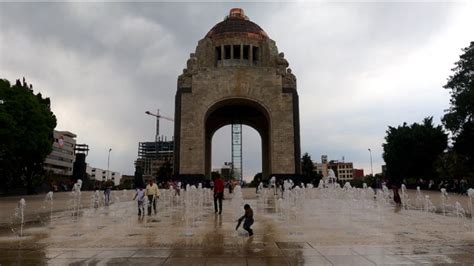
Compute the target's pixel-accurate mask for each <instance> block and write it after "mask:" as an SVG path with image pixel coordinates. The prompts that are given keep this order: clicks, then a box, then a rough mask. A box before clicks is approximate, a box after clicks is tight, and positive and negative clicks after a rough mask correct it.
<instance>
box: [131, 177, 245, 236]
mask: <svg viewBox="0 0 474 266" xmlns="http://www.w3.org/2000/svg"><path fill="white" fill-rule="evenodd" d="M179 183H181V182H179ZM172 187H173V188H174V189H175V191H176V192H175V195H177V196H179V193H180V192H179V191H180V189H181V188H180V186H179V185H178V184H176V185H174V186H172ZM213 192H214V211H215V213H216V214H218V215H221V214H222V200H223V199H224V181H223V180H222V179H221V178H220V177H219V176H218V177H217V178H215V179H214V188H213ZM159 198H160V190H159V189H158V186H157V185H156V184H155V182H154V181H153V180H150V181H149V183H148V185H147V186H146V188H145V189H143V187H139V188H138V189H137V190H136V193H135V195H134V197H133V200H136V201H137V206H138V217H143V216H145V200H148V216H150V215H151V214H152V210H153V213H154V214H155V215H156V213H157V212H156V204H157V201H158V199H159ZM242 222H243V228H244V230H246V231H247V232H248V234H249V237H250V236H253V230H252V228H251V226H252V224H253V223H254V219H253V210H252V208H251V207H250V205H249V204H245V205H244V215H243V216H242V217H240V218H239V219H238V220H237V226H236V227H235V230H237V229H238V228H239V227H240V225H241V224H242Z"/></svg>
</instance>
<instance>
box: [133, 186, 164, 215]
mask: <svg viewBox="0 0 474 266" xmlns="http://www.w3.org/2000/svg"><path fill="white" fill-rule="evenodd" d="M159 198H160V190H159V189H158V186H157V185H156V184H155V182H154V181H153V180H150V181H149V183H148V185H146V187H145V189H143V187H139V188H138V189H137V191H136V193H135V196H133V200H136V201H137V204H138V217H142V216H145V200H148V216H151V213H152V209H153V213H154V214H155V215H156V203H157V201H158V199H159Z"/></svg>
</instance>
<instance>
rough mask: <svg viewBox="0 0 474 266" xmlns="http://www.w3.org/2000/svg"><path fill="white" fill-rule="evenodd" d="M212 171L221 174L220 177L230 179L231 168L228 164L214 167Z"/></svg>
mask: <svg viewBox="0 0 474 266" xmlns="http://www.w3.org/2000/svg"><path fill="white" fill-rule="evenodd" d="M212 171H213V172H217V173H219V174H220V175H221V177H222V179H224V180H229V179H232V168H231V167H230V166H228V165H226V166H224V167H222V168H214V169H212Z"/></svg>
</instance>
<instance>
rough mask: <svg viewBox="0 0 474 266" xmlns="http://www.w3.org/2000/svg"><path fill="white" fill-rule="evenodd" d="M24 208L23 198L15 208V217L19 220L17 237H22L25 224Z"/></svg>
mask: <svg viewBox="0 0 474 266" xmlns="http://www.w3.org/2000/svg"><path fill="white" fill-rule="evenodd" d="M25 207H26V201H25V199H24V198H22V199H20V201H19V202H18V206H17V207H16V211H15V216H17V217H18V218H20V235H19V237H22V236H23V226H24V224H25Z"/></svg>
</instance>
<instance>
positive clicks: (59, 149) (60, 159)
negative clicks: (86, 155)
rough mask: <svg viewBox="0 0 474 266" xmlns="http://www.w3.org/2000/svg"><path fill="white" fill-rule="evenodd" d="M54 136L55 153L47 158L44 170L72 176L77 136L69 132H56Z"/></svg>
mask: <svg viewBox="0 0 474 266" xmlns="http://www.w3.org/2000/svg"><path fill="white" fill-rule="evenodd" d="M53 134H54V142H53V151H52V152H51V153H50V154H49V155H48V156H47V157H46V159H45V161H44V169H45V170H46V171H49V172H53V173H54V174H57V175H65V176H72V169H73V164H74V161H75V153H74V147H75V145H76V139H75V138H76V137H77V136H76V135H75V134H74V133H71V132H69V131H56V130H54V133H53Z"/></svg>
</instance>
